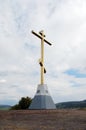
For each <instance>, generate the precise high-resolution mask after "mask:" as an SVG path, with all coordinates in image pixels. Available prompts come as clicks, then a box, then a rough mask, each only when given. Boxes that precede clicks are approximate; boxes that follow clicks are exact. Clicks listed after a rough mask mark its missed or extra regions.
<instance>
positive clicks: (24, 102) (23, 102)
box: [11, 97, 32, 110]
mask: <svg viewBox="0 0 86 130" xmlns="http://www.w3.org/2000/svg"><path fill="white" fill-rule="evenodd" d="M31 102H32V99H31V98H30V97H22V98H21V99H20V100H19V102H18V104H16V105H14V106H12V107H11V110H20V109H28V108H29V106H30V104H31Z"/></svg>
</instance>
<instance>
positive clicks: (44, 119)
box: [0, 110, 86, 130]
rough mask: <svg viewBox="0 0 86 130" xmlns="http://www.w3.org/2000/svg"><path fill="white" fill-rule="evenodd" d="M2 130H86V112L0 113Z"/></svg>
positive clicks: (29, 111) (34, 111) (38, 111)
mask: <svg viewBox="0 0 86 130" xmlns="http://www.w3.org/2000/svg"><path fill="white" fill-rule="evenodd" d="M0 130H86V111H82V110H32V111H31V110H18V111H0Z"/></svg>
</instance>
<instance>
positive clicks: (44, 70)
mask: <svg viewBox="0 0 86 130" xmlns="http://www.w3.org/2000/svg"><path fill="white" fill-rule="evenodd" d="M32 33H33V34H34V35H35V36H37V37H38V38H40V39H41V59H39V64H40V66H41V84H42V85H43V84H44V73H46V69H45V68H44V42H46V43H47V44H48V45H52V44H51V43H50V42H48V41H47V40H46V39H44V37H45V34H44V31H40V32H39V34H37V33H36V32H34V31H33V30H32Z"/></svg>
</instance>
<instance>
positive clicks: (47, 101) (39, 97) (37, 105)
mask: <svg viewBox="0 0 86 130" xmlns="http://www.w3.org/2000/svg"><path fill="white" fill-rule="evenodd" d="M32 33H33V34H34V35H35V36H37V37H38V38H40V39H41V58H40V59H39V64H40V67H41V77H40V78H41V83H40V84H39V85H38V88H37V92H36V94H35V96H34V98H33V100H32V103H31V105H30V107H29V109H56V106H55V104H54V102H53V100H52V98H51V96H50V94H49V91H48V88H47V84H44V73H46V69H45V67H44V42H45V43H47V44H48V45H52V44H51V43H50V42H48V41H47V40H46V39H45V34H44V31H40V32H39V34H37V33H36V32H34V31H32Z"/></svg>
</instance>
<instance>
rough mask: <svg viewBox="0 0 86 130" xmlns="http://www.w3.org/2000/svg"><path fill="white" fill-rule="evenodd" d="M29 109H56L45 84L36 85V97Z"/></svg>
mask: <svg viewBox="0 0 86 130" xmlns="http://www.w3.org/2000/svg"><path fill="white" fill-rule="evenodd" d="M29 109H56V106H55V104H54V102H53V100H52V98H51V96H50V94H49V92H48V88H47V85H46V84H43V85H41V84H40V85H38V88H37V92H36V95H35V96H34V98H33V100H32V103H31V105H30V107H29Z"/></svg>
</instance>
